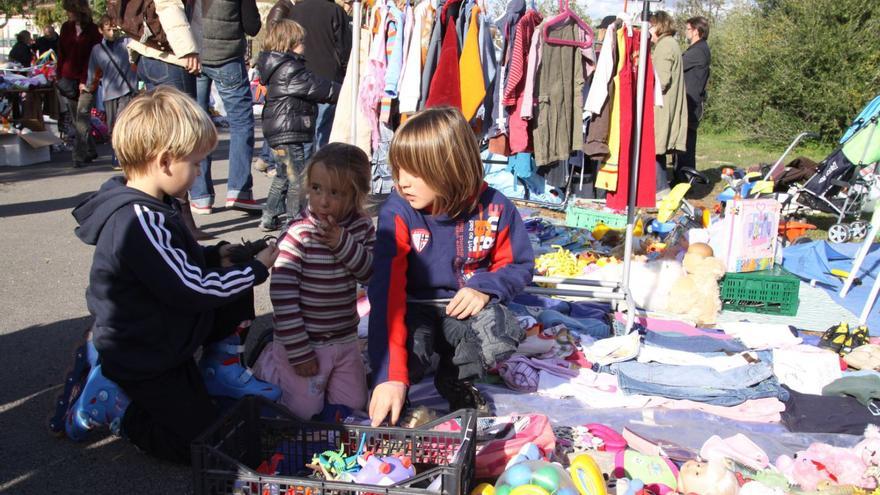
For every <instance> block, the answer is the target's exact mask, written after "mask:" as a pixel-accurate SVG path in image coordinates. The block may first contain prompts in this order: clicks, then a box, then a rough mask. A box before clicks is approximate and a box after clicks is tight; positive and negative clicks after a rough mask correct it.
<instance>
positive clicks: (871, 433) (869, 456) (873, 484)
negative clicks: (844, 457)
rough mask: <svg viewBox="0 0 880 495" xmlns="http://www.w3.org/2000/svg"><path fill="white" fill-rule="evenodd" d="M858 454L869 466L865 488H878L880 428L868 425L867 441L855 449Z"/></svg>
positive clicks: (879, 477) (866, 430)
mask: <svg viewBox="0 0 880 495" xmlns="http://www.w3.org/2000/svg"><path fill="white" fill-rule="evenodd" d="M854 450H855V451H856V454H858V456H859V457H861V458H862V462H864V463H865V466H867V468H868V469H867V471H866V472H865V478H866V479H865V481H864V484H863V485H862V487H863V488H877V485H878V479H880V428H878V427H877V425H868V427H867V428H865V439H864V440H862V441H861V442H859V443H858V444H856V446H855V447H854Z"/></svg>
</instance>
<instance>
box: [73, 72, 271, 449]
mask: <svg viewBox="0 0 880 495" xmlns="http://www.w3.org/2000/svg"><path fill="white" fill-rule="evenodd" d="M216 144H217V131H216V129H215V128H214V125H213V124H212V123H211V119H210V118H209V117H208V115H207V114H206V113H205V112H204V111H203V110H202V109H200V108H199V107H198V105H197V104H196V103H195V101H193V100H192V99H190V98H189V97H188V96H186V95H185V94H184V93H182V92H180V91H178V90H176V89H173V88H169V87H164V86H163V87H159V88H158V89H156V90H155V91H151V92H148V93H147V94H145V95H143V96H140V97H138V98H136V99H134V100H133V101H132V102H131V103H130V104H129V105H128V107H127V108H126V109H125V110H124V111H123V112H122V114H121V115H120V117H119V121H118V122H117V123H116V127H115V128H114V130H113V147H114V148H115V151H116V155H117V156H118V158H119V163H120V165H122V170H123V171H124V173H125V178H124V179H123V178H122V177H115V178H113V179H110V180H108V181H107V182H106V183H105V184H104V185H103V186H102V187H101V190H100V191H98V192H97V193H95V194H94V195H92V196H91V197H90V198H89V199H87V200H86V201H85V202H84V203H83V204H81V205H80V206H78V207H77V208H76V209H75V210H74V212H73V215H74V217H75V218H76V220H77V222H78V223H79V227H77V229H76V235H77V237H79V238H80V239H81V240H82V241H83V242H85V243H86V244H91V245H94V246H95V255H94V258H93V260H92V268H91V272H90V274H89V288H88V290H87V292H86V300H87V302H88V307H89V312H90V313H91V314H92V315H93V316H94V317H95V324H94V327H93V329H92V342H93V343H94V348H92V349H90V354H92V355H94V354H95V353H94V349H97V356H98V359H99V361H98V362H99V363H100V364H98V363H91V364H92V369H91V371H90V372H89V375H88V378H87V380H86V383H85V385H84V387H83V388H82V392H81V393H80V395H79V397H78V398H77V399H76V400H74V401H73V402H74V403H73V404H72V405H71V407H70V409H69V410H68V412H67V415H66V417H65V418H64V422H65V424H64V429H65V431H66V433H67V435H68V436H69V437H70V438H72V439H74V440H82V439H84V438H85V436H86V435H87V434H88V432H89V431H91V430H92V429H94V428H96V427H98V426H102V425H109V426H110V428H111V430H112V431H113V432H114V433H116V434H119V435H122V436H124V437H127V438H129V439H130V440H131V441H132V442H133V443H134V444H135V445H137V446H138V447H140V448H142V449H143V450H145V451H147V452H148V453H151V454H153V455H155V456H157V457H161V458H164V459H168V460H172V461H177V462H184V463H185V462H188V461H189V459H190V442H191V441H192V440H193V439H194V438H195V437H196V436H197V435H198V434H199V433H201V432H202V431H203V430H204V429H205V428H206V427H207V426H209V425H210V424H211V423H212V422H213V421H214V420H215V419H216V418H217V416H218V411H217V409H216V407H215V405H214V403H213V402H212V401H211V398H210V396H212V395H226V396H232V397H235V396H241V395H246V394H261V395H266V396H268V397H270V398H272V399H277V398H278V396H279V395H280V392H279V391H278V389H277V388H276V387H274V386H273V385H269V384H266V383H264V382H260V381H258V380H256V379H255V378H253V377H251V376H250V374H249V371H247V370H246V369H244V368H242V367H241V365H240V364H239V363H238V360H237V357H238V348H239V346H240V344H241V342H240V338H239V336H238V332H239V331H240V330H241V329H242V328H244V327H246V326H247V325H248V324H249V320H251V319H253V317H254V309H253V287H254V286H255V285H258V284H260V283H262V282H263V281H265V280H266V278H267V277H268V276H269V272H268V269H269V267H271V266H272V264H273V263H274V261H275V257H276V256H277V255H278V250H277V248H275V246H274V245H270V246H269V247H267V248H266V249H264V250H262V251H260V252H259V253H258V254H257V255H256V256H255V259H252V260H250V261H248V262H246V263H244V264H237V265H233V264H232V263H231V261H230V259H229V258H230V254H231V252H232V251H233V249H232V246H231V245H229V244H220V245H218V246H212V247H202V246H200V245H198V244H197V243H196V242H195V240H194V239H193V237H192V235H191V234H190V232H189V230H188V229H187V228H186V226H185V225H184V224H183V222H182V221H181V218H180V207H179V202H178V201H177V200H176V199H174V198H176V197H182V196H183V195H185V194H186V192H187V190H189V188H190V186H191V185H192V183H193V181H194V180H195V178H196V176H198V174H199V162H200V161H201V160H202V159H203V158H204V157H205V155H207V154H208V153H210V152H211V150H213V149H214V147H215V146H216ZM200 346H204V348H205V349H204V353H203V359H202V361H201V363H200V364H198V365H197V364H196V362H195V360H194V358H193V354H194V353H195V351H196V349H198V348H199V347H200Z"/></svg>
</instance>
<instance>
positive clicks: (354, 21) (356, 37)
mask: <svg viewBox="0 0 880 495" xmlns="http://www.w3.org/2000/svg"><path fill="white" fill-rule="evenodd" d="M362 7H363V4H362V3H361V2H354V3H353V4H352V10H351V56H350V57H349V59H348V63H350V64H354V69H352V71H351V77H352V80H351V108H352V111H351V138H350V139H351V143H350V144H355V145H356V144H357V114H358V112H357V101H358V89H359V88H360V81H361V76H360V64H361V15H362Z"/></svg>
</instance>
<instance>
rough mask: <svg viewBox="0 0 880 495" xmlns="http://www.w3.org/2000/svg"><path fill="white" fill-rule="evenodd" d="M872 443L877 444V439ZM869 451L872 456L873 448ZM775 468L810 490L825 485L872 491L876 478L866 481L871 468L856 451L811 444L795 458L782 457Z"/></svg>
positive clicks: (793, 482) (790, 479) (792, 481)
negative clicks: (872, 484) (866, 474)
mask: <svg viewBox="0 0 880 495" xmlns="http://www.w3.org/2000/svg"><path fill="white" fill-rule="evenodd" d="M867 440H868V439H867V438H866V441H867ZM873 441H874V442H878V440H877V439H873ZM875 446H876V444H875ZM867 450H868V452H867V453H869V454H871V455H872V456H873V453H871V450H872V449H871V448H870V447H867ZM776 467H777V469H779V470H780V471H781V472H782V473H783V474H784V475H785V477H786V478H788V481H789V482H791V483H792V484H796V485H799V486H800V487H801V488H803V489H804V490H807V491H811V490H815V489H816V488H817V487H818V486H820V485H821V484H823V482H832V483H833V484H836V485H852V486H858V487H862V488H869V487H871V486H870V485H871V483H874V480H873V479H866V478H865V473H866V472H867V471H868V466H867V465H866V464H865V462H864V461H863V460H862V456H861V455H860V452H859V451H858V450H857V449H845V448H842V447H833V446H831V445H827V444H824V443H814V444H811V445H810V446H809V447H807V450H803V451H801V452H798V453H797V454H796V455H795V458H794V459H792V458H790V457H788V456H785V455H783V456H780V457H779V458H778V459H776Z"/></svg>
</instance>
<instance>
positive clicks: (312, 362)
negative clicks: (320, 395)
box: [293, 358, 318, 378]
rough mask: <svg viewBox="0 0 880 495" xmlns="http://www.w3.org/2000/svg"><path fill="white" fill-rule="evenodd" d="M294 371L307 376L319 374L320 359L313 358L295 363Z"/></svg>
mask: <svg viewBox="0 0 880 495" xmlns="http://www.w3.org/2000/svg"><path fill="white" fill-rule="evenodd" d="M293 371H294V372H296V374H297V375H299V376H302V377H305V378H308V377H310V376H315V375H317V374H318V360H317V359H315V358H312V359H309V360H308V361H306V362H304V363H299V364H295V365H293Z"/></svg>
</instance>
